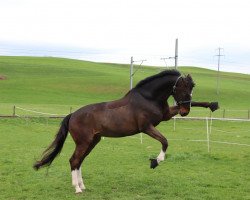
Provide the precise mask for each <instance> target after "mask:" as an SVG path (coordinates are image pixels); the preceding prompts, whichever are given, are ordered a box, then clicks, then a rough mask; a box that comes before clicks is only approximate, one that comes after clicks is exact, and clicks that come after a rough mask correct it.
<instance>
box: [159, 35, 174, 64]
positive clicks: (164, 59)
mask: <svg viewBox="0 0 250 200" xmlns="http://www.w3.org/2000/svg"><path fill="white" fill-rule="evenodd" d="M167 59H174V68H175V69H177V66H178V38H176V39H175V56H174V57H166V58H161V60H163V61H164V62H165V64H166V67H167V62H166V60H167Z"/></svg>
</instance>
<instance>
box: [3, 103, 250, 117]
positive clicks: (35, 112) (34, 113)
mask: <svg viewBox="0 0 250 200" xmlns="http://www.w3.org/2000/svg"><path fill="white" fill-rule="evenodd" d="M58 109H59V110H60V113H54V112H50V111H53V110H54V109H53V108H52V109H47V108H46V110H48V111H41V110H40V109H36V108H34V109H33V108H32V109H30V108H24V107H21V106H13V108H12V113H11V112H9V114H1V113H0V117H48V118H63V117H64V116H66V115H68V114H69V113H72V112H74V111H75V110H76V109H74V108H73V107H68V108H66V107H64V108H63V109H60V108H58ZM190 117H193V118H195V119H197V118H201V119H203V120H204V118H206V117H209V118H212V117H213V118H220V119H240V120H244V119H247V120H250V109H245V110H244V109H219V110H217V111H216V112H214V113H212V112H211V111H210V110H209V109H207V110H206V109H200V108H192V110H191V112H190V113H189V119H190Z"/></svg>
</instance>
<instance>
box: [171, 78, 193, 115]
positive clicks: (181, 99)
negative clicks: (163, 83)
mask: <svg viewBox="0 0 250 200" xmlns="http://www.w3.org/2000/svg"><path fill="white" fill-rule="evenodd" d="M194 86H195V84H194V81H193V79H192V77H191V76H190V75H189V74H188V75H187V76H185V77H182V76H180V77H178V78H177V79H176V81H175V84H174V87H173V97H174V99H175V101H176V104H177V105H178V106H179V107H180V111H179V114H180V115H181V116H186V115H188V113H189V111H190V107H191V100H192V91H193V87H194Z"/></svg>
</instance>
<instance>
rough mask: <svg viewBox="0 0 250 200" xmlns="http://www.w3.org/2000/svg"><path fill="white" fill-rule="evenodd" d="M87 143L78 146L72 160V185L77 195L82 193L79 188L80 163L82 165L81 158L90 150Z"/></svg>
mask: <svg viewBox="0 0 250 200" xmlns="http://www.w3.org/2000/svg"><path fill="white" fill-rule="evenodd" d="M88 145H89V144H87V143H84V144H80V145H76V149H75V151H74V153H73V155H72V157H71V158H70V160H69V162H70V166H71V175H72V185H73V186H74V187H75V190H76V193H80V192H82V189H81V188H80V186H79V183H78V182H79V181H78V180H79V178H78V176H79V174H80V165H81V164H80V163H81V156H82V154H83V153H84V152H85V151H86V150H87V148H88Z"/></svg>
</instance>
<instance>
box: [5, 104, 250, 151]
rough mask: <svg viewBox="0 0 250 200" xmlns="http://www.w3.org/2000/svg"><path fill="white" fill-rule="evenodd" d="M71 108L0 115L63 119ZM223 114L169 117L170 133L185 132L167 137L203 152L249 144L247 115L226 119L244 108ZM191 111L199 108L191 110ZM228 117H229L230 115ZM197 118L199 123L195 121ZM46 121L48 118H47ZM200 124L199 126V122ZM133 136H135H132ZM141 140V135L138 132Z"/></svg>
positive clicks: (19, 110) (22, 110)
mask: <svg viewBox="0 0 250 200" xmlns="http://www.w3.org/2000/svg"><path fill="white" fill-rule="evenodd" d="M72 112H73V108H72V107H70V108H69V112H68V113H61V114H56V113H49V112H42V111H40V110H37V109H27V108H23V107H20V106H13V113H12V115H1V117H19V118H47V119H48V118H64V117H65V116H66V115H67V114H69V113H72ZM226 112H227V113H228V115H225V114H224V115H223V117H214V116H212V115H211V113H210V112H207V114H208V116H206V117H199V116H198V117H197V116H196V117H194V116H191V117H178V116H176V117H173V119H172V122H173V132H174V133H178V131H179V132H185V135H184V136H183V134H182V135H180V136H179V138H178V137H176V136H178V134H175V135H173V136H172V138H169V140H170V141H171V140H172V141H179V142H181V141H185V142H196V143H197V142H199V143H205V144H206V146H207V152H208V153H210V152H211V146H212V145H213V146H214V144H220V145H234V146H241V147H247V148H249V147H250V119H249V115H247V116H245V118H242V116H241V117H240V118H230V117H226V116H229V112H241V113H246V112H247V113H248V112H249V111H248V110H226V111H225V112H224V111H223V113H226ZM194 113H195V114H197V113H199V111H197V112H194ZM230 116H233V115H232V114H231V115H230ZM197 121H199V123H197ZM47 123H48V120H47ZM202 124H203V125H202ZM135 138H138V136H137V137H135ZM138 139H139V140H140V142H141V143H143V140H144V137H143V134H139V138H138Z"/></svg>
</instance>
